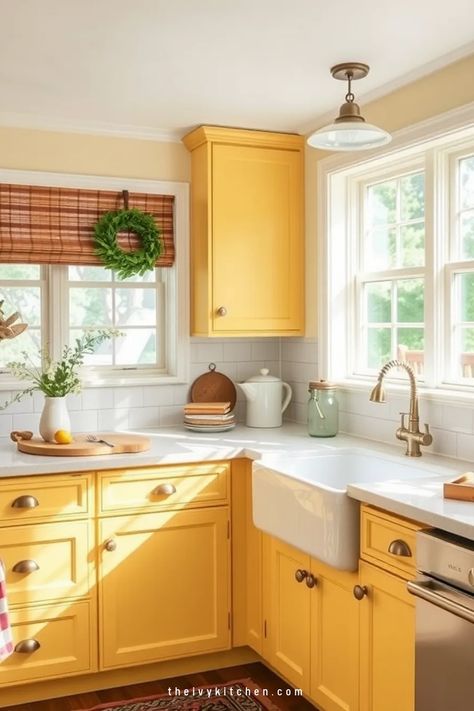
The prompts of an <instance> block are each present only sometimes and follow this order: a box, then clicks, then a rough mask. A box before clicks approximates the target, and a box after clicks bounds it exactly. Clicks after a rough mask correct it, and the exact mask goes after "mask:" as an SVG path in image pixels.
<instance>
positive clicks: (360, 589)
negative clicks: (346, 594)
mask: <svg viewBox="0 0 474 711" xmlns="http://www.w3.org/2000/svg"><path fill="white" fill-rule="evenodd" d="M352 592H353V594H354V597H355V599H356V600H363V598H364V597H365V596H366V595H368V594H369V589H368V588H367V585H354V590H353V591H352Z"/></svg>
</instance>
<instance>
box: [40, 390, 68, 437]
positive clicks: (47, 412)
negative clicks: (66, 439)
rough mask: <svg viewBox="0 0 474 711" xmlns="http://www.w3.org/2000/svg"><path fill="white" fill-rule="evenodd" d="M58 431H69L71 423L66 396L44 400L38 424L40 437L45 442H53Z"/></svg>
mask: <svg viewBox="0 0 474 711" xmlns="http://www.w3.org/2000/svg"><path fill="white" fill-rule="evenodd" d="M58 430H67V431H68V432H70V431H71V421H70V419H69V413H68V411H67V406H66V396H63V397H46V396H45V398H44V406H43V412H42V413H41V418H40V422H39V431H40V435H41V436H42V438H43V439H44V441H45V442H54V435H55V433H56V432H57V431H58Z"/></svg>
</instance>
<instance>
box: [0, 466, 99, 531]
mask: <svg viewBox="0 0 474 711" xmlns="http://www.w3.org/2000/svg"><path fill="white" fill-rule="evenodd" d="M91 481H92V477H91V475H87V474H76V475H74V474H68V475H63V474H57V475H48V476H29V477H15V478H12V479H2V480H0V521H1V522H2V524H3V525H4V526H7V525H13V524H18V523H25V522H28V521H39V520H47V519H51V518H58V519H62V518H71V517H73V516H75V517H85V516H86V515H87V514H88V513H89V512H90V511H91V510H92V486H91Z"/></svg>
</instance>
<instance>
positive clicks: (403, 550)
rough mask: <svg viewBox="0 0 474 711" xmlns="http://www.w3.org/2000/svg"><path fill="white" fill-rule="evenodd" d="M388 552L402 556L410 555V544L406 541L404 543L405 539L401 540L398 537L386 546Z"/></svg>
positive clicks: (408, 556) (409, 556)
mask: <svg viewBox="0 0 474 711" xmlns="http://www.w3.org/2000/svg"><path fill="white" fill-rule="evenodd" d="M388 552H389V553H391V554H392V555H398V556H402V557H404V558H411V557H412V552H411V549H410V546H409V545H408V543H405V541H402V540H401V539H400V538H397V539H396V540H395V541H392V542H391V543H390V545H389V547H388Z"/></svg>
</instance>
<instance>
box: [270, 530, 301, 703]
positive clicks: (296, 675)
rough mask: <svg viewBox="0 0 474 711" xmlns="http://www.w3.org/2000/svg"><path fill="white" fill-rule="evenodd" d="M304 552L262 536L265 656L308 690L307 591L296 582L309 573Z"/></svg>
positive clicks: (290, 679)
mask: <svg viewBox="0 0 474 711" xmlns="http://www.w3.org/2000/svg"><path fill="white" fill-rule="evenodd" d="M309 565H310V560H309V556H307V555H306V554H305V553H301V552H300V551H298V550H296V549H295V548H292V547H291V546H289V545H287V544H286V543H283V542H282V541H279V540H278V539H276V538H270V537H269V536H265V538H264V609H265V611H266V615H265V627H266V636H265V639H264V644H263V655H264V657H265V659H267V661H268V662H269V663H270V664H271V665H272V667H274V669H276V670H277V671H278V672H280V674H281V675H282V676H283V677H285V679H287V680H288V681H289V682H290V683H292V684H293V685H294V686H295V687H297V688H299V689H302V690H303V691H304V692H305V693H308V692H309V674H310V601H311V590H310V589H309V588H308V587H307V586H306V584H305V581H304V580H303V581H302V582H298V581H297V579H296V577H295V576H296V573H297V571H303V572H306V573H309V570H310V569H309Z"/></svg>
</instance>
